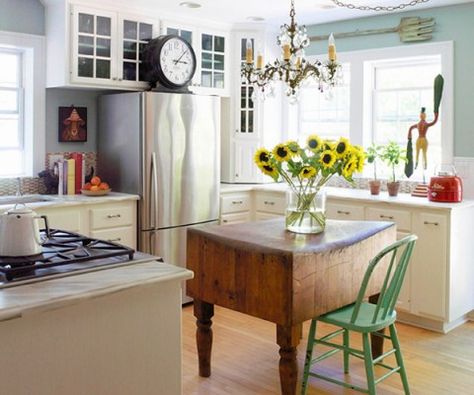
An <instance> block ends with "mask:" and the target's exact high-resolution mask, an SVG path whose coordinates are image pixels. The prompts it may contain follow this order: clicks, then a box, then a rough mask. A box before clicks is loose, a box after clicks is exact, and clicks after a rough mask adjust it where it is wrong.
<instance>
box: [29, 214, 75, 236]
mask: <svg viewBox="0 0 474 395" xmlns="http://www.w3.org/2000/svg"><path fill="white" fill-rule="evenodd" d="M36 212H37V213H38V214H40V215H46V216H47V217H48V225H49V227H50V228H51V229H61V230H68V231H70V232H79V233H81V232H83V231H84V230H83V229H82V228H81V211H80V210H75V209H61V208H56V209H54V210H36ZM41 226H42V225H41Z"/></svg>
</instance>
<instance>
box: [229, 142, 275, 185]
mask: <svg viewBox="0 0 474 395" xmlns="http://www.w3.org/2000/svg"><path fill="white" fill-rule="evenodd" d="M258 147H259V143H258V141H234V150H235V182H238V183H242V182H262V181H263V174H262V173H261V171H260V170H259V168H258V167H257V165H256V164H255V162H254V156H255V152H256V151H257V149H258ZM268 179H270V178H268Z"/></svg>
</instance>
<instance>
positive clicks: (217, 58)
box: [214, 54, 224, 70]
mask: <svg viewBox="0 0 474 395" xmlns="http://www.w3.org/2000/svg"><path fill="white" fill-rule="evenodd" d="M214 70H224V55H219V54H215V55H214Z"/></svg>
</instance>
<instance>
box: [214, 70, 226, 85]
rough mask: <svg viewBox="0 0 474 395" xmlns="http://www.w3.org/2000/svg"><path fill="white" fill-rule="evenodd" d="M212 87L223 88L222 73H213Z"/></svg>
mask: <svg viewBox="0 0 474 395" xmlns="http://www.w3.org/2000/svg"><path fill="white" fill-rule="evenodd" d="M213 86H214V88H219V89H224V73H214V85H213Z"/></svg>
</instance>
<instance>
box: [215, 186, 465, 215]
mask: <svg viewBox="0 0 474 395" xmlns="http://www.w3.org/2000/svg"><path fill="white" fill-rule="evenodd" d="M286 189H287V184H285V183H270V184H221V193H233V192H248V191H265V192H279V193H284V192H285V191H286ZM326 192H327V196H328V198H333V199H350V200H356V201H362V202H368V203H371V204H374V203H386V204H394V205H404V206H411V207H425V208H432V209H446V210H452V209H457V208H464V207H471V206H474V200H469V199H464V200H463V201H462V202H460V203H438V202H430V201H429V200H428V199H427V198H420V197H414V196H411V195H410V194H408V193H400V194H398V196H396V197H391V196H388V193H387V192H381V193H380V195H376V196H374V195H371V194H370V191H369V190H366V189H353V188H334V187H326Z"/></svg>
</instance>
